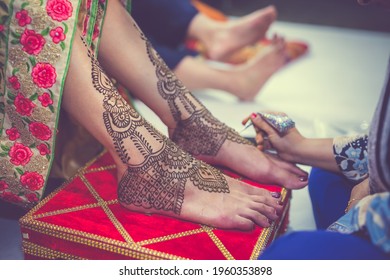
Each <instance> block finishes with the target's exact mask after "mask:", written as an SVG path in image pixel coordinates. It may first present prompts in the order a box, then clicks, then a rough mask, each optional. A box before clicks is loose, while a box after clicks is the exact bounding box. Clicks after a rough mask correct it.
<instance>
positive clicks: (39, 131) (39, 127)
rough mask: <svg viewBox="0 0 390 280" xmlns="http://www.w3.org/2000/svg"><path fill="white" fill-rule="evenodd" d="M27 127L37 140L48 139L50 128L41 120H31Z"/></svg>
mask: <svg viewBox="0 0 390 280" xmlns="http://www.w3.org/2000/svg"><path fill="white" fill-rule="evenodd" d="M28 128H29V130H30V132H31V134H32V135H33V136H34V137H36V138H37V139H39V140H49V139H50V138H51V135H52V133H51V130H50V128H49V127H48V126H47V125H45V124H43V123H41V122H31V123H30V124H29V125H28Z"/></svg>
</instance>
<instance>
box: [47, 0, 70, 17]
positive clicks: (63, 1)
mask: <svg viewBox="0 0 390 280" xmlns="http://www.w3.org/2000/svg"><path fill="white" fill-rule="evenodd" d="M46 11H47V14H48V15H49V16H50V17H51V18H52V19H53V20H56V21H63V20H67V19H68V18H70V17H71V16H72V11H73V7H72V4H71V3H70V2H69V1H68V0H49V1H47V4H46Z"/></svg>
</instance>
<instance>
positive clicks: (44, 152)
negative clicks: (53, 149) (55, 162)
mask: <svg viewBox="0 0 390 280" xmlns="http://www.w3.org/2000/svg"><path fill="white" fill-rule="evenodd" d="M37 149H38V151H39V153H40V154H41V155H42V156H45V155H47V154H50V150H49V148H48V147H47V145H46V144H44V143H42V144H39V145H38V146H37Z"/></svg>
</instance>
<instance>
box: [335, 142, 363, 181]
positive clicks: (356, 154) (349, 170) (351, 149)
mask: <svg viewBox="0 0 390 280" xmlns="http://www.w3.org/2000/svg"><path fill="white" fill-rule="evenodd" d="M367 142H368V136H367V135H357V136H352V137H351V136H339V137H335V138H334V139H333V153H334V157H335V160H336V163H337V165H338V166H339V168H340V170H341V172H342V173H343V175H344V176H345V177H346V178H347V179H348V180H352V181H361V180H363V179H365V178H367V177H368V158H367V148H368V146H367Z"/></svg>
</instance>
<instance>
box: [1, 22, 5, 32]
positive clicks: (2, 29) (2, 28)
mask: <svg viewBox="0 0 390 280" xmlns="http://www.w3.org/2000/svg"><path fill="white" fill-rule="evenodd" d="M4 29H5V27H4V25H3V24H0V32H3V31H4Z"/></svg>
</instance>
